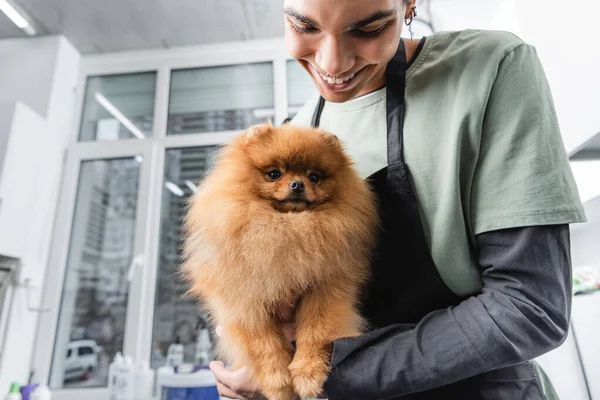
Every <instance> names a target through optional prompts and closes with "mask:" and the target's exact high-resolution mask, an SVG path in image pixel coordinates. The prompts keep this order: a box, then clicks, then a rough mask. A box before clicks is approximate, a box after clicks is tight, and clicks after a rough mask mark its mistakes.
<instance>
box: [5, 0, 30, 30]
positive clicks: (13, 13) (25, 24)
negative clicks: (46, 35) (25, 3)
mask: <svg viewBox="0 0 600 400" xmlns="http://www.w3.org/2000/svg"><path fill="white" fill-rule="evenodd" d="M0 11H2V12H3V13H4V14H6V16H7V17H8V18H9V19H10V20H11V21H12V22H13V23H14V24H15V25H16V26H18V27H19V28H21V29H22V30H23V31H24V32H25V33H26V34H28V35H29V36H34V35H35V34H36V31H35V28H34V27H33V26H31V24H30V23H29V21H27V19H26V18H25V17H24V16H23V15H21V13H19V12H18V11H17V10H16V9H15V8H14V7H13V6H12V5H11V4H10V3H9V2H8V1H7V0H0Z"/></svg>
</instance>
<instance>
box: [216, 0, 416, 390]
mask: <svg viewBox="0 0 600 400" xmlns="http://www.w3.org/2000/svg"><path fill="white" fill-rule="evenodd" d="M415 3H416V0H408V1H404V0H285V1H284V18H285V25H286V35H285V36H286V46H287V49H288V52H289V53H290V55H291V56H293V57H294V58H295V59H296V60H297V61H298V62H299V63H300V65H302V67H303V68H304V69H306V71H307V72H308V73H309V74H310V76H311V78H312V79H313V81H314V83H315V86H316V87H317V89H318V90H319V93H320V94H321V96H323V97H324V98H325V99H326V100H328V101H331V102H346V101H349V100H352V99H354V98H356V97H359V96H362V95H365V94H368V93H370V92H373V91H375V90H377V89H379V88H381V87H382V86H384V85H385V69H386V66H387V63H388V62H389V61H390V60H391V58H392V57H393V56H394V54H395V53H396V50H397V48H398V43H399V40H400V33H401V31H402V27H403V25H404V19H405V18H409V16H410V15H411V13H412V10H413V8H414V5H415ZM404 43H405V47H406V56H407V59H408V60H411V59H412V58H413V56H414V54H415V52H416V50H417V47H418V45H419V43H418V41H416V40H415V41H411V40H405V41H404ZM350 77H352V78H350ZM327 79H329V81H328V80H327ZM345 79H346V80H347V81H346V82H343V81H344V80H345ZM330 82H333V83H330ZM338 82H339V83H338ZM286 307H287V308H284V315H285V318H283V320H282V323H281V328H282V330H283V333H284V336H285V337H286V339H287V340H289V341H290V342H293V341H294V340H295V339H296V325H295V316H294V314H295V310H294V308H293V307H291V306H286ZM218 331H219V328H218V327H217V334H218ZM210 369H211V370H212V372H213V373H214V374H215V376H216V378H217V388H218V390H219V393H220V394H221V396H224V397H228V398H231V399H241V400H265V398H264V397H263V396H262V395H261V394H260V388H259V387H258V385H257V384H256V383H255V382H253V381H252V379H251V377H250V376H249V375H248V373H247V370H246V369H245V368H242V369H240V370H237V371H230V370H228V369H227V368H225V366H224V365H223V363H221V362H218V361H214V362H212V363H211V364H210ZM323 397H326V396H323Z"/></svg>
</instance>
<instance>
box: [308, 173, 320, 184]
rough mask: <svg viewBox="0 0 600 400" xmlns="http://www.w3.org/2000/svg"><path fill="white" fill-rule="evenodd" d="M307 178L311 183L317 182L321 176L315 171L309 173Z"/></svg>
mask: <svg viewBox="0 0 600 400" xmlns="http://www.w3.org/2000/svg"><path fill="white" fill-rule="evenodd" d="M308 180H309V181H311V182H312V183H319V181H320V180H321V176H320V175H319V174H317V173H316V172H311V173H310V174H308Z"/></svg>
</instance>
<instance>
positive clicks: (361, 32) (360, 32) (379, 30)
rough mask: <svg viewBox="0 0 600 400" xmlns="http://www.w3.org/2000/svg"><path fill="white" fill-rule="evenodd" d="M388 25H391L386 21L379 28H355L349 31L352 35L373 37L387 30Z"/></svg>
mask: <svg viewBox="0 0 600 400" xmlns="http://www.w3.org/2000/svg"><path fill="white" fill-rule="evenodd" d="M390 25H391V23H387V24H385V25H382V26H380V27H379V28H375V29H356V30H353V31H352V32H351V33H352V35H354V36H356V37H361V38H374V37H377V36H379V35H380V34H382V33H383V32H385V31H386V30H387V28H389V27H390Z"/></svg>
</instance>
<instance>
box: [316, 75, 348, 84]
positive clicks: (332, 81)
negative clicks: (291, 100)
mask: <svg viewBox="0 0 600 400" xmlns="http://www.w3.org/2000/svg"><path fill="white" fill-rule="evenodd" d="M320 75H321V77H322V78H323V80H324V81H326V82H327V83H329V84H330V85H340V84H342V83H344V82H348V81H349V80H350V79H352V78H354V75H355V74H352V75H348V76H347V77H345V78H333V77H329V76H325V75H323V74H320Z"/></svg>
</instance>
